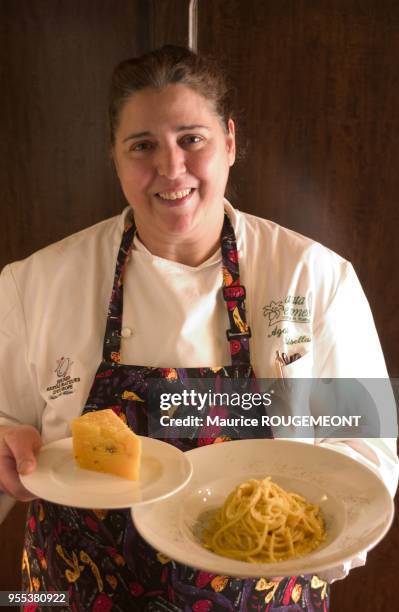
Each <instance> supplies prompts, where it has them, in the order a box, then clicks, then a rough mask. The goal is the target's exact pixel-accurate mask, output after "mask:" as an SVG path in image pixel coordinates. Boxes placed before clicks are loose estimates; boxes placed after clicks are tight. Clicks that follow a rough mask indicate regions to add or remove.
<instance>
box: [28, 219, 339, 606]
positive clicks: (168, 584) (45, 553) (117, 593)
mask: <svg viewBox="0 0 399 612" xmlns="http://www.w3.org/2000/svg"><path fill="white" fill-rule="evenodd" d="M134 233H135V227H134V225H133V223H132V222H131V221H129V222H128V224H127V225H126V227H125V230H124V234H123V237H122V241H121V245H120V249H119V253H118V258H117V263H116V268H115V278H114V285H113V289H112V294H111V299H110V304H109V309H108V317H107V325H106V331H105V337H104V346H103V359H102V362H101V364H100V366H99V368H98V370H97V373H96V376H95V379H94V382H93V385H92V388H91V391H90V394H89V397H88V399H87V402H86V405H85V407H84V409H83V413H86V412H90V411H94V410H102V409H104V408H112V409H113V410H114V411H115V412H116V414H118V415H119V416H120V417H121V418H122V419H123V420H124V421H125V422H126V423H127V424H128V425H129V427H130V428H131V429H133V430H134V431H135V432H136V433H137V434H140V435H143V436H148V435H149V430H150V431H151V427H149V424H150V419H151V415H152V414H153V412H152V411H151V405H150V404H151V403H150V401H149V400H150V397H151V393H152V390H153V389H154V387H155V388H156V386H157V382H158V383H159V384H163V385H164V384H165V383H167V384H168V386H170V392H171V393H174V392H181V391H182V390H183V389H184V384H185V381H186V380H187V379H189V380H192V379H195V383H196V385H197V383H198V386H199V388H200V387H201V382H202V381H203V384H204V385H205V384H206V389H208V388H209V383H210V381H211V383H212V384H213V385H214V390H215V391H220V390H222V389H223V384H224V382H225V383H226V382H229V383H231V381H236V382H237V383H239V384H240V386H241V390H242V388H243V386H244V388H245V390H247V391H255V390H256V378H255V374H254V371H253V368H252V366H251V363H250V352H249V338H250V335H251V332H250V329H249V327H248V325H247V321H246V313H245V288H244V287H243V286H242V285H241V284H240V275H239V265H238V254H237V246H236V240H235V235H234V230H233V227H232V225H231V222H230V220H229V218H228V217H227V215H225V219H224V225H223V230H222V237H221V249H222V260H223V268H222V269H223V297H224V300H225V302H226V307H227V312H228V315H229V321H230V329H229V330H227V332H226V334H227V339H228V342H229V345H230V353H231V361H232V363H231V365H226V366H221V367H218V368H207V367H201V368H155V367H147V366H134V365H126V364H122V363H120V342H121V326H122V313H123V276H124V270H125V266H126V264H127V261H128V259H129V256H130V253H131V247H132V242H133V237H134ZM204 389H205V387H204ZM158 410H159V407H158ZM158 414H159V413H158ZM208 414H219V415H221V416H224V415H226V416H227V414H228V413H227V409H224V408H223V407H210V408H208ZM230 414H231V413H230ZM174 416H184V414H183V413H181V414H177V413H176V414H175V415H174ZM234 437H236V438H237V437H238V435H237V432H235V431H234V430H233V431H232V430H231V429H223V428H215V427H213V428H212V429H209V428H206V427H203V428H200V429H199V430H198V431H197V432H195V437H194V436H192V437H191V438H185V439H167V440H166V439H165V441H167V442H169V443H171V444H173V445H174V446H177V447H178V448H180V449H181V450H184V451H186V450H189V449H192V448H195V447H198V446H201V445H206V444H211V443H213V442H215V441H218V442H221V441H223V442H224V441H228V440H230V439H231V438H234ZM263 437H273V436H272V433H271V431H270V430H269V431H268V430H264V432H263ZM22 577H23V590H24V591H29V592H32V591H33V592H35V591H67V592H68V593H69V602H70V603H69V607H68V608H63V609H64V610H72V611H74V612H75V611H76V612H89V611H94V612H108V611H111V610H112V611H113V612H128V611H130V610H137V611H139V612H141V611H145V610H147V611H152V612H162V611H176V612H178V611H184V612H190V611H194V612H208V611H217V610H237V611H240V612H246V611H252V610H253V611H257V612H261V611H272V610H284V611H287V612H288V611H294V610H308V611H310V612H316V611H323V612H327V610H328V609H329V587H328V585H327V583H326V582H324V581H322V580H320V579H319V578H318V577H317V576H299V577H292V578H285V579H283V580H281V581H271V580H268V579H267V578H259V579H246V580H241V579H238V578H231V577H228V576H218V575H214V574H209V573H207V572H202V571H199V570H195V569H193V568H191V567H188V566H184V565H181V564H179V563H176V562H174V561H172V560H170V559H167V558H165V556H164V555H162V554H161V553H158V552H157V551H156V550H154V549H153V548H152V547H151V546H149V545H148V544H147V543H146V542H145V541H144V540H143V539H142V538H141V536H140V535H139V533H138V532H137V530H136V528H135V526H134V524H133V522H132V519H131V515H130V510H129V509H127V508H121V509H119V510H102V509H87V510H86V509H79V508H71V507H68V506H61V505H58V504H53V503H50V502H47V501H45V500H34V501H33V502H31V503H30V506H29V511H28V518H27V527H26V533H25V544H24V550H23V561H22ZM25 609H26V610H28V609H29V612H33V611H34V610H47V607H45V606H39V605H38V606H37V607H32V605H30V606H29V608H28V607H27V606H26V607H25ZM48 609H49V610H50V608H48ZM60 609H61V608H58V610H60Z"/></svg>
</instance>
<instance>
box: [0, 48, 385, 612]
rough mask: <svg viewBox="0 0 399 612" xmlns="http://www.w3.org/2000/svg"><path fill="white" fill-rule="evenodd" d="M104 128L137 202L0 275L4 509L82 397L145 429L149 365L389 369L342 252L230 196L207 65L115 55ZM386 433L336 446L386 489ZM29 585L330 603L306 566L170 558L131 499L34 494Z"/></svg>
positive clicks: (219, 374)
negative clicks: (206, 568) (106, 503)
mask: <svg viewBox="0 0 399 612" xmlns="http://www.w3.org/2000/svg"><path fill="white" fill-rule="evenodd" d="M110 132H111V145H112V154H113V159H114V162H115V167H116V171H117V174H118V177H119V180H120V183H121V186H122V189H123V192H124V194H125V196H126V199H127V201H128V203H129V207H128V208H127V209H126V210H125V211H124V212H123V214H122V215H121V216H120V217H116V218H113V219H110V220H107V221H104V222H102V223H100V224H98V225H96V226H94V227H92V228H89V229H87V230H84V231H82V232H80V233H78V234H75V235H74V236H71V237H70V238H67V239H65V240H63V241H61V242H59V243H57V244H55V245H52V246H50V247H48V248H46V249H44V250H42V251H40V252H38V253H36V254H34V255H33V256H31V257H30V258H28V259H27V260H25V261H23V262H17V263H15V264H12V265H11V266H8V267H6V268H5V270H4V271H3V273H2V276H1V284H0V289H1V296H2V297H1V311H0V315H1V316H0V320H1V326H2V327H1V331H2V337H3V339H4V341H2V346H1V349H0V350H1V353H2V359H3V361H2V363H3V364H5V365H4V370H3V371H4V372H5V374H4V377H3V378H2V382H1V385H2V387H1V398H2V404H1V410H2V412H1V415H2V420H1V424H2V432H1V447H0V457H1V459H0V461H1V463H0V467H1V476H0V486H1V488H2V490H3V491H4V492H5V493H8V494H9V495H8V496H6V495H3V496H2V500H1V501H2V504H3V507H4V512H5V511H6V507H7V504H8V506H9V505H10V504H9V499H10V496H11V497H13V498H17V499H24V500H27V499H30V495H29V493H28V492H27V491H26V490H25V489H24V488H23V487H22V485H21V483H20V481H19V477H18V474H19V473H21V474H22V473H28V472H30V471H31V470H33V469H34V467H35V461H36V460H35V454H36V453H37V451H38V449H39V448H40V445H41V444H42V443H43V442H49V441H50V440H55V439H59V438H63V437H66V436H68V435H70V427H69V424H70V421H71V419H72V418H74V417H75V416H78V415H79V414H80V413H81V407H82V406H84V408H83V412H86V411H90V410H98V409H102V408H108V407H112V408H113V409H114V410H115V411H116V412H117V413H118V414H120V416H121V417H122V418H124V419H125V420H126V421H127V422H128V424H129V425H130V426H131V427H132V428H133V429H134V430H135V431H137V432H138V433H140V434H143V435H146V434H148V420H147V417H146V414H147V413H146V410H145V408H144V407H145V406H146V400H147V394H148V382H149V379H150V378H151V379H154V378H158V379H159V380H165V379H170V378H176V379H179V378H184V377H187V376H188V377H191V378H198V379H201V378H205V377H206V378H213V379H215V380H216V379H218V380H219V379H230V378H237V377H240V378H242V379H246V380H248V381H249V384H252V382H253V381H254V380H255V373H256V375H257V376H258V377H263V378H266V377H273V376H274V375H275V368H276V351H280V352H287V353H288V354H289V355H291V356H292V354H293V352H295V353H296V354H297V355H299V356H300V358H299V359H297V360H296V361H295V362H293V363H291V364H289V365H284V364H280V365H281V368H282V370H284V375H285V376H286V377H289V376H309V377H311V376H314V377H322V376H328V377H340V376H344V377H367V376H373V377H378V376H380V377H384V376H386V369H385V365H384V360H383V357H382V354H381V349H380V346H379V342H378V338H377V334H376V331H375V327H374V324H373V320H372V317H371V314H370V311H369V308H368V305H367V302H366V300H365V298H364V295H363V293H362V290H361V288H360V286H359V283H358V281H357V279H356V276H355V274H354V272H353V269H352V267H351V266H350V264H348V263H347V262H345V261H344V260H343V259H341V258H340V257H338V256H337V255H335V254H334V253H332V252H330V251H328V250H327V249H325V248H323V247H322V246H320V245H318V244H317V243H314V242H313V241H311V240H309V239H307V238H304V237H302V236H300V235H298V234H295V233H294V232H291V231H289V230H286V229H284V228H281V227H279V226H277V225H275V224H273V223H270V222H268V221H265V220H262V219H258V218H256V217H252V216H250V215H246V214H242V213H240V212H238V211H236V210H234V209H233V207H232V206H231V205H230V204H229V203H228V202H226V201H225V200H224V192H225V188H226V184H227V179H228V175H229V169H230V167H231V166H232V164H233V163H234V160H235V153H236V151H235V131H234V121H233V119H232V116H231V109H230V108H229V100H228V91H227V89H226V87H225V84H224V82H223V79H222V77H221V76H220V74H219V73H218V72H217V71H216V69H215V68H214V66H213V65H212V64H211V63H210V62H206V61H205V60H203V59H202V58H200V57H198V56H196V55H195V54H193V53H192V52H190V51H188V50H186V49H182V48H179V47H171V46H168V47H164V48H162V49H160V50H158V51H155V52H153V53H150V54H148V55H145V56H143V57H140V58H137V59H134V60H128V61H126V62H123V63H122V64H120V65H119V66H118V67H117V68H116V70H115V73H114V76H113V82H112V88H111V101H110ZM222 272H223V274H222ZM221 288H222V289H223V290H222V291H221ZM110 296H111V298H110ZM348 303H350V304H353V305H354V306H355V307H356V316H355V317H354V316H350V317H348V315H347V305H348ZM342 312H345V314H346V318H344V319H343V320H341V315H342ZM348 319H349V321H348ZM337 322H339V324H338V323H337ZM349 328H350V334H349ZM226 331H227V339H226ZM353 346H356V352H357V355H358V359H356V361H353V360H352V359H351V358H350V354H351V352H352V347H353ZM365 355H367V360H366V359H365V357H364V356H365ZM98 364H99V365H98ZM135 364H139V365H135ZM221 364H223V365H221ZM129 393H130V395H129ZM133 393H134V394H136V395H139V397H140V400H141V401H134V400H133V399H131V398H132V397H133V396H132V394H133ZM39 432H40V434H39ZM219 433H220V435H221V436H223V433H224V432H223V431H221V432H219ZM269 433H270V432H269ZM225 437H226V436H225ZM202 442H204V436H203V438H202ZM207 442H210V440H207ZM378 442H379V444H373V442H372V441H371V442H370V441H369V442H366V441H360V440H356V445H353V448H351V447H350V445H349V444H343V443H340V442H339V441H338V442H336V443H337V444H339V445H340V450H341V452H346V453H348V454H351V455H352V456H356V457H357V458H358V459H359V460H362V461H364V462H365V463H369V464H370V465H373V466H374V469H376V470H378V471H379V474H380V475H381V477H382V478H384V480H385V482H386V484H387V486H389V487H390V489H391V491H392V492H393V491H394V490H395V487H396V458H395V454H394V450H393V447H392V445H390V442H389V441H387V442H386V443H384V442H383V441H380V440H379V441H378ZM198 443H199V440H196V441H193V442H192V443H190V444H189V443H188V442H187V441H183V442H181V447H182V448H184V449H187V448H189V447H192V446H195V445H197V444H198ZM324 444H333V442H332V441H324ZM360 562H364V561H363V560H359V559H355V560H353V563H352V565H356V564H359V563H360ZM350 565H351V564H347V565H346V566H345V567H341V568H337V569H336V570H335V572H334V573H333V574H332V575H331V576H330V578H332V579H334V578H337V577H342V576H343V575H345V573H347V571H348V570H349V569H350ZM23 588H24V590H36V591H37V590H40V591H45V590H55V591H68V592H69V595H70V606H71V609H73V610H82V611H83V610H84V611H87V610H96V611H97V610H110V609H112V610H121V611H125V610H156V611H158V610H195V611H199V610H223V609H226V610H242V611H244V610H274V609H285V610H301V609H303V610H328V600H329V597H328V593H329V591H328V585H327V583H326V582H325V581H323V580H321V579H320V578H318V577H316V576H300V577H293V578H290V579H288V578H287V579H283V580H278V579H274V580H273V579H269V578H267V577H266V578H259V579H258V580H238V579H232V578H228V577H224V576H219V577H217V576H210V575H209V574H205V573H204V572H199V571H196V570H195V569H192V568H189V567H185V566H182V565H179V564H177V563H175V562H173V561H170V560H168V559H165V558H164V557H163V556H162V555H160V554H159V553H157V551H155V550H153V549H151V547H149V546H148V545H147V544H146V543H145V542H144V541H143V540H142V539H141V538H140V536H139V535H138V533H137V532H136V530H135V527H134V525H133V524H132V522H131V519H130V515H129V511H128V510H126V509H121V510H117V511H109V512H107V511H103V510H98V509H94V510H78V509H74V508H69V507H64V506H59V505H56V504H51V503H48V502H46V501H44V500H33V501H32V503H31V504H30V509H29V515H28V521H27V528H26V538H25V547H24V553H23ZM42 609H44V608H42Z"/></svg>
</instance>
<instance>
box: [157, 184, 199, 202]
mask: <svg viewBox="0 0 399 612" xmlns="http://www.w3.org/2000/svg"><path fill="white" fill-rule="evenodd" d="M193 192H194V188H189V189H182V190H180V191H160V192H159V193H157V194H156V197H157V198H158V199H159V200H161V201H162V203H164V204H166V205H167V206H178V205H179V204H183V203H185V202H187V200H188V199H189V198H190V197H191V195H192V193H193Z"/></svg>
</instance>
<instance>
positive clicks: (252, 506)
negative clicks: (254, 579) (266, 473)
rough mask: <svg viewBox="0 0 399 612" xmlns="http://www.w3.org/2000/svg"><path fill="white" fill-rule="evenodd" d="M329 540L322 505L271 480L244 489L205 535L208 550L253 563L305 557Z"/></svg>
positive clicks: (230, 499)
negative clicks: (310, 501)
mask: <svg viewBox="0 0 399 612" xmlns="http://www.w3.org/2000/svg"><path fill="white" fill-rule="evenodd" d="M324 539H325V527H324V521H323V519H322V517H321V515H320V510H319V507H318V506H317V505H316V504H311V503H309V502H308V501H306V499H305V498H304V497H302V496H301V495H298V494H297V493H288V492H287V491H285V490H284V489H282V488H281V487H279V486H278V485H277V484H275V483H274V482H273V481H272V480H271V478H270V477H267V478H265V479H263V480H256V479H251V480H247V481H246V482H243V483H242V484H240V485H238V486H237V487H236V488H235V489H234V491H232V492H231V493H230V495H229V496H228V497H227V499H226V501H225V503H224V505H223V507H222V508H220V509H219V510H218V511H217V513H216V515H214V517H213V518H212V519H211V521H210V523H209V525H208V526H207V528H206V529H205V530H204V533H203V545H204V546H205V548H208V549H210V550H212V551H213V552H215V553H217V554H219V555H222V556H224V557H229V558H232V559H238V560H241V561H247V562H250V563H274V562H277V561H285V560H287V559H293V558H295V557H302V556H304V555H306V554H308V553H310V552H311V551H312V550H314V549H315V548H317V547H318V546H319V545H320V543H321V542H322V541H323V540H324Z"/></svg>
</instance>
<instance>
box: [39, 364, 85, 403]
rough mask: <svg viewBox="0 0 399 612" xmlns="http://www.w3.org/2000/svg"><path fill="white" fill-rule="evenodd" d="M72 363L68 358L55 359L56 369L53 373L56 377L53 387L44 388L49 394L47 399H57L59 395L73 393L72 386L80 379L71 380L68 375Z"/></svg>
mask: <svg viewBox="0 0 399 612" xmlns="http://www.w3.org/2000/svg"><path fill="white" fill-rule="evenodd" d="M72 364H73V361H72V360H71V359H70V358H69V357H61V358H60V359H57V367H56V368H55V370H54V372H55V373H56V375H57V380H56V382H55V385H51V386H50V387H47V388H46V391H49V392H50V395H49V399H57V397H60V395H69V394H71V393H73V392H74V391H75V389H74V385H75V383H78V382H79V381H80V378H72V377H71V376H70V374H69V372H70V371H71V367H72Z"/></svg>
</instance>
